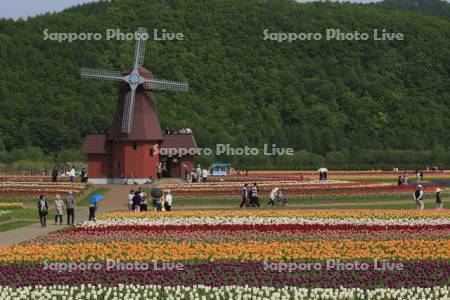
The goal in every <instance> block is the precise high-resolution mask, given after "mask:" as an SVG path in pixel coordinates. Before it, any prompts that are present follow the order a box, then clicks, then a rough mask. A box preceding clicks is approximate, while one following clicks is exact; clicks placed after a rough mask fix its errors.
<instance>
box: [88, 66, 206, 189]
mask: <svg viewBox="0 0 450 300" xmlns="http://www.w3.org/2000/svg"><path fill="white" fill-rule="evenodd" d="M128 73H129V72H128ZM139 73H140V75H141V76H142V77H145V78H153V75H152V73H151V72H150V71H148V70H146V69H145V68H143V67H140V68H139ZM123 74H124V75H126V74H127V72H123ZM128 92H129V86H128V84H127V83H125V82H121V83H119V101H118V102H117V107H116V112H115V115H114V120H113V124H112V127H111V130H110V131H109V133H107V134H90V135H87V136H86V138H85V141H84V144H83V147H82V152H83V153H85V154H86V156H87V164H88V177H89V181H91V182H94V183H122V182H123V181H124V180H125V179H127V178H129V179H130V182H131V181H136V182H138V183H140V184H142V183H145V182H147V181H148V180H149V179H150V178H156V176H157V175H156V168H157V165H158V163H159V162H162V163H165V165H166V167H167V173H166V176H169V177H183V176H184V168H183V164H187V165H188V168H189V169H190V170H191V168H192V159H193V155H192V154H193V152H195V151H196V149H197V144H196V141H195V138H194V136H193V134H191V133H189V134H162V131H161V127H160V124H159V120H158V116H157V113H156V108H155V102H154V91H153V90H152V89H151V87H149V86H146V85H140V86H139V87H138V88H137V90H136V96H135V104H134V105H135V106H134V114H133V119H132V130H131V131H130V132H129V133H123V132H122V130H121V124H122V118H124V113H123V112H124V100H123V99H125V95H126V94H127V93H128ZM161 149H179V150H180V151H178V152H181V153H186V151H187V152H188V153H190V154H187V155H183V156H179V155H175V156H170V155H160V153H161V152H164V151H161Z"/></svg>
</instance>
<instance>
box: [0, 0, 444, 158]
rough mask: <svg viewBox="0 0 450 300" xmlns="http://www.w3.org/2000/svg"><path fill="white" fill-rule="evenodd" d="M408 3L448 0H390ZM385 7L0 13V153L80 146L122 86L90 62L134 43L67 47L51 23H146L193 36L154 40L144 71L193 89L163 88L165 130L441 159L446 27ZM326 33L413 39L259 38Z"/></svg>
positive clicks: (316, 149) (221, 5)
mask: <svg viewBox="0 0 450 300" xmlns="http://www.w3.org/2000/svg"><path fill="white" fill-rule="evenodd" d="M403 2H404V3H405V5H406V3H409V2H414V3H422V2H427V3H428V2H429V3H437V2H439V1H398V0H397V1H385V2H384V3H383V7H386V6H388V5H389V3H397V4H398V3H403ZM424 5H425V4H424ZM430 5H431V4H430ZM383 7H380V6H371V5H362V4H351V3H296V2H294V1H287V0H276V1H275V0H246V1H240V0H198V1H188V0H179V1H174V0H120V1H111V2H99V3H91V4H85V5H80V6H77V7H74V8H71V9H68V10H65V11H63V12H61V13H55V14H47V15H43V16H38V17H35V18H30V19H29V20H27V21H12V20H0V70H2V72H1V73H0V115H1V118H0V150H1V149H4V151H3V156H2V155H1V153H0V161H1V160H4V161H8V160H9V161H10V160H15V159H19V158H23V156H24V155H25V154H20V155H19V154H14V155H13V154H11V155H9V154H8V153H18V152H17V151H16V150H14V149H23V148H26V147H30V146H35V147H38V148H40V149H42V150H43V151H44V154H45V155H49V156H51V157H53V156H54V155H55V154H56V155H58V154H59V153H60V152H61V151H62V150H64V149H79V147H80V144H81V143H82V140H83V138H84V136H85V135H86V134H87V133H90V132H102V131H103V130H104V129H106V128H108V127H109V126H110V123H111V120H112V116H113V112H114V109H115V102H116V101H117V96H116V86H115V84H114V83H111V82H101V81H95V80H86V79H82V78H80V75H79V73H80V68H81V67H102V68H105V69H111V70H120V69H124V68H126V67H128V66H129V64H130V62H131V59H132V55H133V48H134V42H132V41H106V40H104V39H102V40H99V41H75V42H72V43H68V42H61V43H59V42H57V41H49V40H44V34H43V31H44V30H45V29H48V31H49V32H75V33H80V32H100V33H103V34H104V32H105V30H106V29H107V28H120V29H121V30H122V31H123V32H133V31H134V30H135V29H136V28H137V27H138V26H145V27H148V28H150V30H153V28H156V29H159V30H162V29H166V30H167V31H170V32H182V33H183V34H184V36H185V39H184V40H183V41H163V42H161V41H158V42H156V41H151V42H149V43H148V44H147V56H146V58H145V64H144V65H145V66H146V67H147V68H149V69H151V70H152V71H153V72H154V74H155V76H156V77H157V78H162V79H168V80H182V81H187V82H189V84H190V88H191V90H190V93H189V94H181V93H178V94H177V93H165V92H160V93H157V96H156V97H157V107H158V111H159V114H160V119H161V122H162V127H163V128H164V127H174V128H177V127H178V128H179V127H191V128H192V129H193V131H194V133H195V134H196V137H197V141H198V144H199V145H200V146H202V147H213V146H214V145H215V144H216V143H223V144H227V143H230V144H232V145H236V146H243V145H249V146H255V147H261V146H262V145H263V144H264V143H269V144H272V143H275V144H277V145H280V146H285V147H293V148H295V149H296V150H302V151H304V152H301V153H303V154H304V153H314V154H319V155H322V156H323V157H324V156H327V157H329V158H330V159H334V160H335V161H339V162H341V163H345V162H347V161H349V160H351V161H367V162H386V161H399V160H401V161H403V162H405V163H408V162H416V161H435V160H436V159H441V160H442V159H444V158H442V155H444V156H445V151H446V150H447V149H448V147H449V146H450V40H449V36H450V22H449V21H447V20H446V19H443V18H440V17H434V16H427V15H421V14H416V13H413V12H409V11H402V10H391V9H389V10H388V9H385V8H383ZM421 7H428V6H423V5H421ZM327 28H337V29H341V30H342V31H345V32H353V31H355V30H357V31H360V32H368V33H370V34H371V35H372V33H373V30H374V29H376V28H378V29H380V30H381V29H383V28H384V29H386V30H388V31H392V32H400V33H402V34H404V35H405V39H404V40H403V41H374V40H372V39H370V40H368V41H326V40H318V41H293V42H291V43H289V42H278V41H272V40H264V34H263V31H264V30H265V29H267V30H268V31H269V32H275V33H276V32H296V33H299V32H320V33H324V32H325V30H326V29H327ZM389 149H403V150H411V151H415V152H401V153H399V152H395V153H393V152H389V153H390V154H386V153H388V152H386V151H387V150H389ZM432 149H435V150H436V152H433V153H438V154H442V153H443V154H442V155H441V156H439V157H438V156H436V155H434V154H433V153H431V152H427V151H428V150H432ZM34 150H36V149H34ZM14 151H16V152H14ZM377 151H378V152H377ZM433 151H434V150H433ZM8 155H9V156H8ZM25 157H26V155H25ZM437 157H438V158H437ZM445 159H446V158H445ZM449 159H450V158H449Z"/></svg>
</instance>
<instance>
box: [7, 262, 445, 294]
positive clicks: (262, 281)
mask: <svg viewBox="0 0 450 300" xmlns="http://www.w3.org/2000/svg"><path fill="white" fill-rule="evenodd" d="M149 264H153V263H149ZM403 265H404V270H401V271H400V270H394V271H391V270H384V271H380V270H374V269H372V268H371V269H369V270H359V271H355V270H352V271H348V270H345V271H344V270H340V271H337V270H327V269H322V270H307V271H304V270H303V271H299V270H296V271H292V272H289V271H278V270H273V269H267V267H266V266H265V265H264V264H263V263H261V262H246V263H239V262H207V263H185V264H184V265H183V268H182V270H155V269H154V268H150V269H149V270H146V271H143V270H137V269H134V270H118V269H107V268H106V265H105V266H103V267H102V268H100V269H97V270H87V271H84V270H75V271H71V272H68V271H62V272H60V271H56V270H49V269H47V270H45V265H44V264H41V263H39V264H9V265H0V286H5V285H9V286H22V285H38V284H40V285H53V284H69V285H79V284H88V283H91V284H104V285H118V284H120V283H123V284H163V285H170V286H176V285H185V286H191V285H198V284H202V285H208V286H223V285H241V286H243V285H249V286H275V287H282V286H297V287H306V288H316V287H321V288H338V287H340V286H343V287H348V288H351V287H360V288H377V287H389V288H401V287H432V286H448V285H449V284H450V262H448V261H418V262H403Z"/></svg>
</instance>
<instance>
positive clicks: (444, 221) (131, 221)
mask: <svg viewBox="0 0 450 300" xmlns="http://www.w3.org/2000/svg"><path fill="white" fill-rule="evenodd" d="M201 224H206V225H224V224H230V225H236V224H269V225H272V224H323V225H345V224H352V225H369V226H373V225H381V226H392V225H406V226H413V225H448V224H450V218H436V219H431V218H417V219H377V218H296V217H294V218H292V217H255V216H251V217H189V218H183V217H164V218H145V217H142V218H140V217H138V218H115V219H98V220H97V221H85V222H83V223H82V224H81V227H104V226H117V225H152V226H161V225H201Z"/></svg>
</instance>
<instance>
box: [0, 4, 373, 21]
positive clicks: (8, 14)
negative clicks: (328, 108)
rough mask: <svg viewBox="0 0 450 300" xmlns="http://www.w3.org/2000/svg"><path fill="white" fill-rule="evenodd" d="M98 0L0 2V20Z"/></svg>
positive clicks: (58, 9) (55, 10)
mask: <svg viewBox="0 0 450 300" xmlns="http://www.w3.org/2000/svg"><path fill="white" fill-rule="evenodd" d="M95 1H98V0H0V18H12V19H18V18H24V19H26V18H27V17H30V16H35V15H39V14H43V13H46V12H57V11H61V10H63V9H65V8H68V7H70V6H73V5H76V4H80V3H86V2H95ZM297 1H298V2H311V1H316V0H297ZM347 1H350V2H364V3H368V2H377V1H380V0H347Z"/></svg>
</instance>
